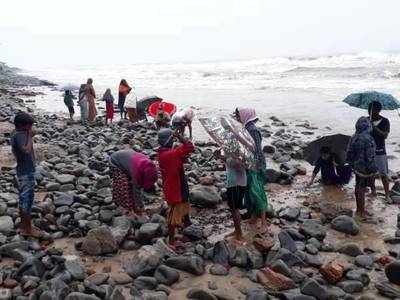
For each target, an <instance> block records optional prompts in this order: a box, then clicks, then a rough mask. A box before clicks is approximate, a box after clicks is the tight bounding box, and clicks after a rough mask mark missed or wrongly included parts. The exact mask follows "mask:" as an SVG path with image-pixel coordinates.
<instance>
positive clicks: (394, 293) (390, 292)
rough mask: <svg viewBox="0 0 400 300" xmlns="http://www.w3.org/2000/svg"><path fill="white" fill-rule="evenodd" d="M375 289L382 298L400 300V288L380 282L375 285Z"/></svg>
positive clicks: (386, 282)
mask: <svg viewBox="0 0 400 300" xmlns="http://www.w3.org/2000/svg"><path fill="white" fill-rule="evenodd" d="M375 288H376V289H377V290H378V292H379V294H381V295H382V296H385V297H388V298H391V299H395V298H396V299H397V298H400V288H399V287H398V286H396V285H393V284H391V283H390V282H388V281H378V282H377V283H375Z"/></svg>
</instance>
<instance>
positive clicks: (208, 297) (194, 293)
mask: <svg viewBox="0 0 400 300" xmlns="http://www.w3.org/2000/svg"><path fill="white" fill-rule="evenodd" d="M187 297H188V299H193V300H218V299H217V297H215V296H214V295H213V294H211V293H209V292H207V291H205V290H202V289H199V288H193V289H191V290H189V292H188V293H187Z"/></svg>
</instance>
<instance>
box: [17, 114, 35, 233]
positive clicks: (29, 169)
mask: <svg viewBox="0 0 400 300" xmlns="http://www.w3.org/2000/svg"><path fill="white" fill-rule="evenodd" d="M14 124H15V130H16V131H15V133H14V134H13V136H12V137H11V147H12V152H13V154H14V156H15V159H16V161H17V179H18V190H19V213H20V217H21V225H20V234H21V235H23V236H33V237H40V236H41V234H42V233H41V231H40V230H39V229H37V228H36V227H34V226H32V218H31V211H32V205H33V200H34V197H35V153H34V150H33V138H32V135H33V134H32V125H33V118H32V117H31V116H30V115H29V114H27V113H24V112H21V113H18V114H17V115H16V116H15V119H14Z"/></svg>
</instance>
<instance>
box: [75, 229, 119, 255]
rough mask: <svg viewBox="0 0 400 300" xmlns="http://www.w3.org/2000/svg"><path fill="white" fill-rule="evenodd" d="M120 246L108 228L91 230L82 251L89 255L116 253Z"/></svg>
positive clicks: (84, 241) (84, 240) (83, 243)
mask: <svg viewBox="0 0 400 300" xmlns="http://www.w3.org/2000/svg"><path fill="white" fill-rule="evenodd" d="M117 250H118V244H117V242H116V240H115V239H114V236H113V234H112V232H111V230H110V228H109V227H108V226H101V227H98V228H94V229H91V230H90V231H89V232H88V234H87V236H86V237H85V238H84V239H83V242H82V251H83V252H84V253H86V254H88V255H103V254H110V253H114V252H116V251H117Z"/></svg>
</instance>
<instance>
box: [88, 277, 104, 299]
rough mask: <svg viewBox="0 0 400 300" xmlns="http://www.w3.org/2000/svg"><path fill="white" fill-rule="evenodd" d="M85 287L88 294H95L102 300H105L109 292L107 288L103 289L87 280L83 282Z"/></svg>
mask: <svg viewBox="0 0 400 300" xmlns="http://www.w3.org/2000/svg"><path fill="white" fill-rule="evenodd" d="M83 286H84V287H85V292H86V293H88V294H94V295H96V296H98V297H99V298H101V299H104V298H105V296H106V294H107V291H106V289H105V288H103V287H101V286H97V285H95V284H93V283H91V282H89V281H87V280H85V281H84V282H83Z"/></svg>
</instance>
